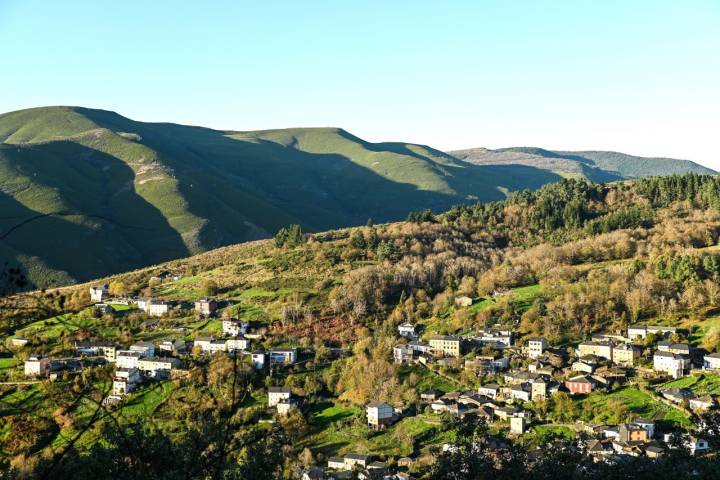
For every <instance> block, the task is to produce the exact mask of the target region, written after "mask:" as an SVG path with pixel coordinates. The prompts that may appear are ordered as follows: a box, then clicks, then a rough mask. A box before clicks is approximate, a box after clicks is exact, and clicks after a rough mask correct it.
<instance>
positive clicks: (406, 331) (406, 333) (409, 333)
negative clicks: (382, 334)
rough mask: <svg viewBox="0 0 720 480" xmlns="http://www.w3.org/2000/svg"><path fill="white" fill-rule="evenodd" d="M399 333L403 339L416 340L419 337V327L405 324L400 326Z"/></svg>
mask: <svg viewBox="0 0 720 480" xmlns="http://www.w3.org/2000/svg"><path fill="white" fill-rule="evenodd" d="M398 333H399V334H400V336H401V337H406V338H415V337H417V326H416V325H415V324H412V323H403V324H402V325H399V326H398Z"/></svg>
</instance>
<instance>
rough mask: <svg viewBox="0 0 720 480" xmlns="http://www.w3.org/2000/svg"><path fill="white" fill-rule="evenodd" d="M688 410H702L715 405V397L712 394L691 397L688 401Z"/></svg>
mask: <svg viewBox="0 0 720 480" xmlns="http://www.w3.org/2000/svg"><path fill="white" fill-rule="evenodd" d="M688 406H689V407H690V410H694V411H696V412H704V411H706V410H710V409H711V408H713V407H714V406H715V398H714V397H713V396H712V395H703V396H702V397H695V398H691V399H690V401H689V402H688Z"/></svg>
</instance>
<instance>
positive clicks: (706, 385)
mask: <svg viewBox="0 0 720 480" xmlns="http://www.w3.org/2000/svg"><path fill="white" fill-rule="evenodd" d="M665 388H690V389H692V391H693V392H695V394H697V395H700V396H702V395H708V394H716V395H720V375H717V374H712V373H701V374H698V375H690V376H687V377H683V378H678V379H677V380H673V381H671V382H667V383H665V384H663V385H661V386H659V387H658V390H662V389H665Z"/></svg>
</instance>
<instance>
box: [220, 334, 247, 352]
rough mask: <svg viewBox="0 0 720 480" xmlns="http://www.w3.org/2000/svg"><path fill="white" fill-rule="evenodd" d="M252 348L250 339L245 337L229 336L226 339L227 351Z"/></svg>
mask: <svg viewBox="0 0 720 480" xmlns="http://www.w3.org/2000/svg"><path fill="white" fill-rule="evenodd" d="M249 348H250V340H248V339H247V338H245V337H238V338H228V339H227V340H225V350H226V351H227V352H235V351H238V350H247V349H249Z"/></svg>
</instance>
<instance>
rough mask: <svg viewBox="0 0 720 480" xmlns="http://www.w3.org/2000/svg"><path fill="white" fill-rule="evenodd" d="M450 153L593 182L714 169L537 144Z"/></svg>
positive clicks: (478, 162)
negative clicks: (571, 150) (552, 147)
mask: <svg viewBox="0 0 720 480" xmlns="http://www.w3.org/2000/svg"><path fill="white" fill-rule="evenodd" d="M450 153H451V154H452V155H454V156H455V157H457V158H460V159H462V160H465V161H467V162H470V163H474V164H476V165H485V166H490V165H525V166H530V167H535V168H538V169H542V170H547V171H551V172H554V173H557V174H558V175H562V176H564V177H583V178H586V179H588V180H592V181H594V182H612V181H617V180H627V179H631V178H640V177H647V176H662V175H679V174H684V173H698V174H714V173H716V172H714V171H713V170H711V169H709V168H706V167H703V166H702V165H698V164H697V163H695V162H691V161H689V160H677V159H674V158H647V157H638V156H634V155H628V154H625V153H620V152H604V151H581V152H567V151H559V150H558V151H554V150H545V149H542V148H536V147H512V148H500V149H497V150H490V149H487V148H471V149H467V150H458V151H454V152H450Z"/></svg>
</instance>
